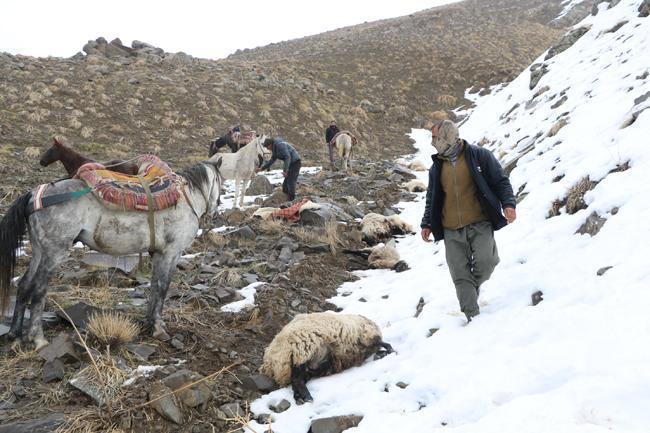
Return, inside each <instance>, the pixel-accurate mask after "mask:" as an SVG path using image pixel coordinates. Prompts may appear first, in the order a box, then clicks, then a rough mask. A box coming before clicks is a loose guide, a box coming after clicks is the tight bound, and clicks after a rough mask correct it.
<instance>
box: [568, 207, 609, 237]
mask: <svg viewBox="0 0 650 433" xmlns="http://www.w3.org/2000/svg"><path fill="white" fill-rule="evenodd" d="M606 222H607V218H603V217H601V216H600V215H598V214H597V213H596V212H593V213H592V214H591V215H589V217H587V220H586V221H585V222H584V224H582V225H581V226H580V228H579V229H578V230H577V231H576V233H580V234H581V235H584V234H586V233H588V234H589V235H590V236H595V235H596V234H597V233H598V232H599V231H600V229H602V228H603V226H604V225H605V223H606Z"/></svg>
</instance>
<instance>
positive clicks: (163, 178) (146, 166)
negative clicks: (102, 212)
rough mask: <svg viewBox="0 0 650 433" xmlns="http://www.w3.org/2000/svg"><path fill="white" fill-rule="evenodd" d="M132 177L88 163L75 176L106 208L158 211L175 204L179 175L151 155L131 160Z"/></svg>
mask: <svg viewBox="0 0 650 433" xmlns="http://www.w3.org/2000/svg"><path fill="white" fill-rule="evenodd" d="M134 163H135V164H136V165H137V166H138V167H139V169H138V174H137V175H136V176H130V175H127V174H122V173H117V172H114V171H110V170H108V169H106V167H104V166H103V165H102V164H99V163H96V162H91V163H88V164H84V165H82V166H81V167H79V170H77V173H76V174H75V176H74V178H75V179H81V180H83V181H84V182H86V184H87V185H88V187H90V188H91V189H92V192H93V194H94V195H95V197H96V198H97V199H98V200H99V201H100V202H102V203H103V204H104V205H105V206H106V207H108V208H110V209H116V210H123V211H139V212H149V211H153V212H155V211H159V210H163V209H167V208H168V207H172V206H175V205H176V204H177V203H178V200H179V199H180V195H181V191H180V185H179V182H180V178H179V177H178V176H177V175H176V174H175V173H174V172H173V171H172V170H171V168H169V166H168V165H167V164H166V163H165V162H163V161H162V160H161V159H160V158H158V157H157V156H155V155H141V156H139V157H137V158H136V159H135V160H134Z"/></svg>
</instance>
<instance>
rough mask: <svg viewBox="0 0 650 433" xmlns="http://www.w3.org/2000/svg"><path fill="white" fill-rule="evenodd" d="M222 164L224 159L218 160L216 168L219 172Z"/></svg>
mask: <svg viewBox="0 0 650 433" xmlns="http://www.w3.org/2000/svg"><path fill="white" fill-rule="evenodd" d="M222 162H223V158H219V159H217V162H216V163H215V164H214V166H215V167H216V168H217V170H219V168H220V167H221V163H222Z"/></svg>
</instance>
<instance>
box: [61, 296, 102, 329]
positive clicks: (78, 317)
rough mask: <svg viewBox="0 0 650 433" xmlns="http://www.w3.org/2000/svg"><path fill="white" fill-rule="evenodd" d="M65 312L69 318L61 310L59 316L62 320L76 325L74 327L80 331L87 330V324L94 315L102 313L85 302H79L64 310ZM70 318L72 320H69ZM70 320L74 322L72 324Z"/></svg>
mask: <svg viewBox="0 0 650 433" xmlns="http://www.w3.org/2000/svg"><path fill="white" fill-rule="evenodd" d="M63 311H65V313H66V314H67V316H66V314H63V313H62V312H61V311H60V310H59V311H58V312H57V314H58V315H59V317H60V318H62V319H63V320H65V321H67V322H69V323H74V325H75V326H76V327H77V328H79V329H85V327H86V323H88V320H89V319H90V317H91V316H92V315H93V314H95V313H98V312H100V309H99V308H96V307H93V306H91V305H88V304H86V303H85V302H78V303H76V304H74V305H73V306H71V307H68V308H64V309H63ZM68 316H69V317H70V319H68ZM70 320H72V322H70Z"/></svg>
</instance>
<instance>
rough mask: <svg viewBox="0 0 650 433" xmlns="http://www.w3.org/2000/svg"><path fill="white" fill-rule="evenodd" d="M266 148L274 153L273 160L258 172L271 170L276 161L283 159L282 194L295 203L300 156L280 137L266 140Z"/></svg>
mask: <svg viewBox="0 0 650 433" xmlns="http://www.w3.org/2000/svg"><path fill="white" fill-rule="evenodd" d="M264 147H266V148H267V149H269V150H270V151H271V152H272V155H271V159H270V160H269V161H268V162H266V163H264V165H262V166H261V167H260V168H258V169H257V170H256V171H261V170H269V169H270V168H271V166H272V165H273V163H274V162H275V161H277V160H278V159H281V160H282V161H283V162H284V167H283V168H282V175H283V176H284V182H283V183H282V192H283V193H285V194H286V195H287V196H288V197H289V201H293V200H294V199H295V198H296V183H297V182H298V175H299V174H300V167H301V162H300V155H298V152H297V151H296V149H294V148H293V146H292V145H290V144H289V143H287V142H286V141H284V140H283V139H282V138H280V137H275V138H267V139H266V140H264Z"/></svg>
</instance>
